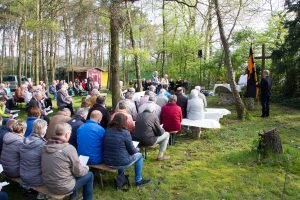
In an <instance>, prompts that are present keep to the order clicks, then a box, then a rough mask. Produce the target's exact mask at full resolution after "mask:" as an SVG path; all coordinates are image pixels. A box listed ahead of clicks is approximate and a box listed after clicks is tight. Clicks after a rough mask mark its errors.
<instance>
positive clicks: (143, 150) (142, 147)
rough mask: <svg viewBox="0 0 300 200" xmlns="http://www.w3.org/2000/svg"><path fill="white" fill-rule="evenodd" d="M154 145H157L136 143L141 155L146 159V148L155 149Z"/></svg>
mask: <svg viewBox="0 0 300 200" xmlns="http://www.w3.org/2000/svg"><path fill="white" fill-rule="evenodd" d="M156 147H157V145H156V144H154V145H153V146H144V145H141V144H139V145H138V148H140V149H141V150H142V155H143V157H144V159H145V160H147V148H150V149H155V148H156Z"/></svg>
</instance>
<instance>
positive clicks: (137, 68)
mask: <svg viewBox="0 0 300 200" xmlns="http://www.w3.org/2000/svg"><path fill="white" fill-rule="evenodd" d="M125 4H126V11H127V19H128V25H129V36H130V41H131V47H132V50H133V57H134V66H135V75H136V79H137V83H138V91H139V92H141V91H142V90H143V88H142V79H141V70H140V66H139V56H138V52H137V51H136V44H135V39H134V35H133V28H132V20H131V12H130V8H128V5H127V0H125Z"/></svg>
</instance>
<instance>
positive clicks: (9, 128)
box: [0, 119, 17, 156]
mask: <svg viewBox="0 0 300 200" xmlns="http://www.w3.org/2000/svg"><path fill="white" fill-rule="evenodd" d="M16 122H17V120H15V119H9V120H8V121H7V122H6V125H4V126H0V156H1V152H2V145H3V137H4V135H5V134H6V133H8V132H12V126H13V125H14V124H15V123H16Z"/></svg>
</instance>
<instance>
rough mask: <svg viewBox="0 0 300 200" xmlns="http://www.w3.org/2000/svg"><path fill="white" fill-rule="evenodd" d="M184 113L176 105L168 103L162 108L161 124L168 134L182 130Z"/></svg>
mask: <svg viewBox="0 0 300 200" xmlns="http://www.w3.org/2000/svg"><path fill="white" fill-rule="evenodd" d="M181 121H182V111H181V108H180V107H179V106H177V104H176V103H167V104H166V105H164V106H163V107H162V108H161V113H160V122H161V123H162V124H163V128H164V129H165V130H166V131H168V132H173V131H179V130H180V128H181V125H180V124H181Z"/></svg>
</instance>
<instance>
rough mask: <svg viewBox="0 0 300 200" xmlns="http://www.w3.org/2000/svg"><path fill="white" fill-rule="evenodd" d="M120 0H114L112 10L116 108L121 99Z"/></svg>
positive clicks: (113, 103)
mask: <svg viewBox="0 0 300 200" xmlns="http://www.w3.org/2000/svg"><path fill="white" fill-rule="evenodd" d="M119 4H120V2H119V1H113V2H112V3H111V8H110V9H111V10H110V40H111V44H110V45H111V53H110V69H111V75H112V78H111V80H112V84H111V86H112V88H111V89H112V107H113V108H115V107H116V105H117V103H118V101H119V99H120V84H119V29H120V23H121V20H120V13H119V12H120V7H119V6H120V5H119Z"/></svg>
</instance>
